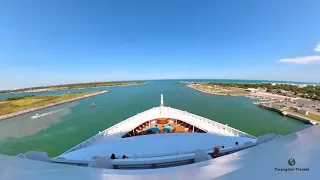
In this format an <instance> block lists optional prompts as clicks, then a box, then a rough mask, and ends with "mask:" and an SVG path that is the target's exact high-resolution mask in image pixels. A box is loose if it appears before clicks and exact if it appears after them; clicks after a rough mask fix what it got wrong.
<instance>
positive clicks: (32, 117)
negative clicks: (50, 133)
mask: <svg viewBox="0 0 320 180" xmlns="http://www.w3.org/2000/svg"><path fill="white" fill-rule="evenodd" d="M39 117H41V116H40V115H39V114H36V115H35V116H31V119H36V118H39Z"/></svg>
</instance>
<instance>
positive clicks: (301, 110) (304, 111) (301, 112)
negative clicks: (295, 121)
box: [297, 109, 309, 115]
mask: <svg viewBox="0 0 320 180" xmlns="http://www.w3.org/2000/svg"><path fill="white" fill-rule="evenodd" d="M297 112H298V113H300V114H303V115H308V113H309V112H308V111H306V110H303V109H300V110H297Z"/></svg>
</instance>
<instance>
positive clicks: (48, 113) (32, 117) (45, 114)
mask: <svg viewBox="0 0 320 180" xmlns="http://www.w3.org/2000/svg"><path fill="white" fill-rule="evenodd" d="M62 110H63V109H59V110H56V111H51V112H47V113H43V114H36V115H35V116H31V119H37V118H39V117H43V116H47V115H50V114H54V113H57V112H59V111H62Z"/></svg>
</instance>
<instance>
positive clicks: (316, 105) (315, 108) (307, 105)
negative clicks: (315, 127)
mask: <svg viewBox="0 0 320 180" xmlns="http://www.w3.org/2000/svg"><path fill="white" fill-rule="evenodd" d="M294 101H295V102H296V103H297V104H296V106H298V107H300V108H302V109H304V110H307V111H309V112H312V113H318V114H320V112H319V111H320V102H319V101H312V100H308V99H296V100H294Z"/></svg>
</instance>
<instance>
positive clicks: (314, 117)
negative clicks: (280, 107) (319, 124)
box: [285, 109, 320, 121]
mask: <svg viewBox="0 0 320 180" xmlns="http://www.w3.org/2000/svg"><path fill="white" fill-rule="evenodd" d="M285 111H287V112H290V113H292V114H296V115H299V116H302V117H306V118H309V119H312V120H316V121H320V115H318V114H314V113H310V112H308V115H305V114H300V113H298V112H296V111H295V110H293V109H287V110H285Z"/></svg>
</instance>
